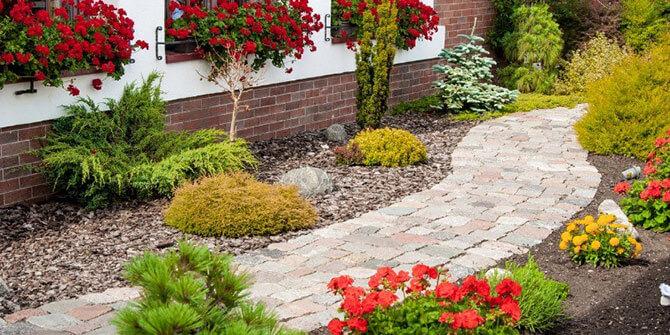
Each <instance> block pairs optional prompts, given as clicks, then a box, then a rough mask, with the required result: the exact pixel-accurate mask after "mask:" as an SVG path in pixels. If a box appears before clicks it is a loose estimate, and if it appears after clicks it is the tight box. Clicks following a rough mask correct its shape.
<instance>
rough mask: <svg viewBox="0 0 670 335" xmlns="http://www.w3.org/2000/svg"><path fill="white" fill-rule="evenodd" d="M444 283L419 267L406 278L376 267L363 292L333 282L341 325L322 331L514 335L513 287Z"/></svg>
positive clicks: (347, 282)
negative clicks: (339, 297)
mask: <svg viewBox="0 0 670 335" xmlns="http://www.w3.org/2000/svg"><path fill="white" fill-rule="evenodd" d="M447 279H448V275H445V273H443V271H442V270H441V269H438V268H431V267H428V266H426V265H423V264H419V265H416V266H414V267H413V268H412V276H411V277H410V274H409V273H407V272H406V271H399V272H395V271H394V270H393V269H391V268H388V267H382V268H379V269H378V270H377V273H376V274H375V275H373V276H372V277H371V278H370V280H369V282H368V285H369V288H368V289H364V288H362V287H356V286H352V284H353V282H354V280H353V279H352V278H351V277H349V276H341V277H337V278H333V279H332V280H331V281H330V283H329V284H328V288H329V289H330V290H331V292H333V293H334V294H335V295H339V296H341V297H342V299H343V301H342V304H341V305H340V311H341V312H342V313H344V320H340V319H339V318H335V319H333V320H331V321H330V323H329V324H328V329H329V330H330V332H331V334H333V335H340V334H344V333H347V334H366V333H370V334H396V335H414V334H482V335H483V334H490V335H494V334H502V335H504V334H518V331H517V330H516V329H515V328H514V325H515V324H516V322H517V321H518V320H519V319H520V318H521V316H522V314H521V310H520V309H519V303H518V300H517V299H518V297H519V295H520V294H521V292H522V288H521V286H520V285H519V284H518V283H517V282H515V281H513V280H511V279H503V280H502V281H501V282H500V283H499V284H498V285H497V286H496V287H495V289H494V290H493V292H492V290H491V287H490V286H489V284H488V282H487V281H486V280H478V279H477V278H476V277H474V276H469V277H467V278H465V279H464V281H463V284H461V285H460V286H459V285H456V284H454V283H450V282H449V281H448V280H447ZM433 281H434V283H435V284H434V286H433V284H432V283H431V282H433ZM398 293H401V294H403V299H400V297H399V296H398Z"/></svg>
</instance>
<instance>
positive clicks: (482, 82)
mask: <svg viewBox="0 0 670 335" xmlns="http://www.w3.org/2000/svg"><path fill="white" fill-rule="evenodd" d="M460 36H461V37H464V38H465V39H467V41H468V42H467V43H462V44H459V45H457V46H456V47H455V48H453V49H443V50H442V52H440V55H439V56H440V58H442V59H443V60H444V61H445V63H446V64H441V65H436V66H435V67H434V68H433V70H434V71H435V72H437V73H439V74H440V75H442V77H443V78H444V79H442V80H440V81H437V82H435V86H436V87H437V89H438V90H439V93H438V94H439V96H440V100H441V101H440V108H441V109H443V110H448V111H451V112H456V113H459V112H463V111H466V112H468V111H469V112H477V113H484V112H489V111H495V110H498V109H501V108H502V107H503V106H504V105H505V104H508V103H510V102H512V101H514V100H515V99H516V97H517V95H518V92H516V91H510V90H508V89H506V88H503V87H499V86H496V85H493V84H491V80H492V79H493V75H492V74H491V68H492V67H493V65H495V64H496V62H495V61H494V60H493V59H492V58H490V57H485V55H488V51H486V50H485V49H484V48H483V47H482V46H481V45H478V43H480V42H482V41H484V39H483V38H481V37H478V36H474V35H460Z"/></svg>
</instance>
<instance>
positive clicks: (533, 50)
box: [503, 4, 563, 93]
mask: <svg viewBox="0 0 670 335" xmlns="http://www.w3.org/2000/svg"><path fill="white" fill-rule="evenodd" d="M512 22H513V25H514V30H513V31H511V32H509V33H507V34H506V35H505V37H504V40H503V42H504V43H503V44H504V48H505V56H506V57H507V59H508V60H510V61H512V62H514V63H515V64H513V65H512V66H514V68H513V69H514V70H511V69H508V70H507V73H508V74H509V75H510V76H509V77H510V78H509V79H508V81H511V83H510V84H512V86H510V87H514V88H517V89H518V90H520V91H521V92H541V93H548V92H549V91H551V88H552V87H553V82H554V81H555V79H556V66H557V65H558V61H559V60H560V57H561V53H562V51H563V39H562V33H561V30H560V28H559V26H558V24H557V23H556V21H554V19H553V16H552V14H551V13H550V12H549V7H548V6H547V5H545V4H537V5H532V6H520V7H518V8H517V9H516V10H515V11H514V14H513V15H512Z"/></svg>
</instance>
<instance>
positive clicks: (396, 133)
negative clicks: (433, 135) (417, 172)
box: [336, 128, 428, 167]
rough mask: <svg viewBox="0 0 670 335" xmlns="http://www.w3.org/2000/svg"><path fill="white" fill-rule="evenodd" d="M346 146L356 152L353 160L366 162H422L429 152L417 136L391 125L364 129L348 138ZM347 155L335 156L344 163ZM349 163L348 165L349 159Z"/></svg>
mask: <svg viewBox="0 0 670 335" xmlns="http://www.w3.org/2000/svg"><path fill="white" fill-rule="evenodd" d="M346 148H348V150H349V151H348V152H353V153H356V155H354V156H353V157H359V158H357V159H356V161H355V164H363V165H367V166H376V165H381V166H386V167H402V166H408V165H414V164H418V163H421V162H424V161H425V160H426V158H427V155H428V153H427V150H426V146H425V145H424V144H423V143H422V142H421V141H420V140H419V139H418V138H416V136H414V135H412V133H410V132H408V131H406V130H402V129H393V128H381V129H375V130H372V129H368V130H364V131H362V132H360V133H358V134H357V135H356V137H354V138H353V139H351V141H350V142H349V144H348V145H347V147H346ZM358 152H360V154H358ZM336 154H337V151H336ZM347 157H352V155H348V156H342V155H340V156H338V160H339V161H341V162H342V163H346V162H347V161H346V160H345V158H347ZM349 164H350V165H351V160H350V161H349Z"/></svg>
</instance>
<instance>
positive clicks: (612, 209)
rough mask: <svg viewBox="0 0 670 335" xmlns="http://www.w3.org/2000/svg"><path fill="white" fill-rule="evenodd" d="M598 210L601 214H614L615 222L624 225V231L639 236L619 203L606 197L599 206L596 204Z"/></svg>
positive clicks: (635, 236)
mask: <svg viewBox="0 0 670 335" xmlns="http://www.w3.org/2000/svg"><path fill="white" fill-rule="evenodd" d="M598 212H600V213H603V214H610V215H614V216H616V221H615V222H616V223H618V224H621V225H624V226H626V231H627V232H628V233H630V234H631V235H633V237H634V238H635V239H639V238H640V234H639V233H638V232H637V229H635V227H633V224H631V223H630V221H629V220H628V216H626V214H625V213H624V212H623V210H621V207H619V204H617V203H616V202H615V201H614V200H612V199H607V200H605V201H603V202H602V203H601V204H600V206H598Z"/></svg>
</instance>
